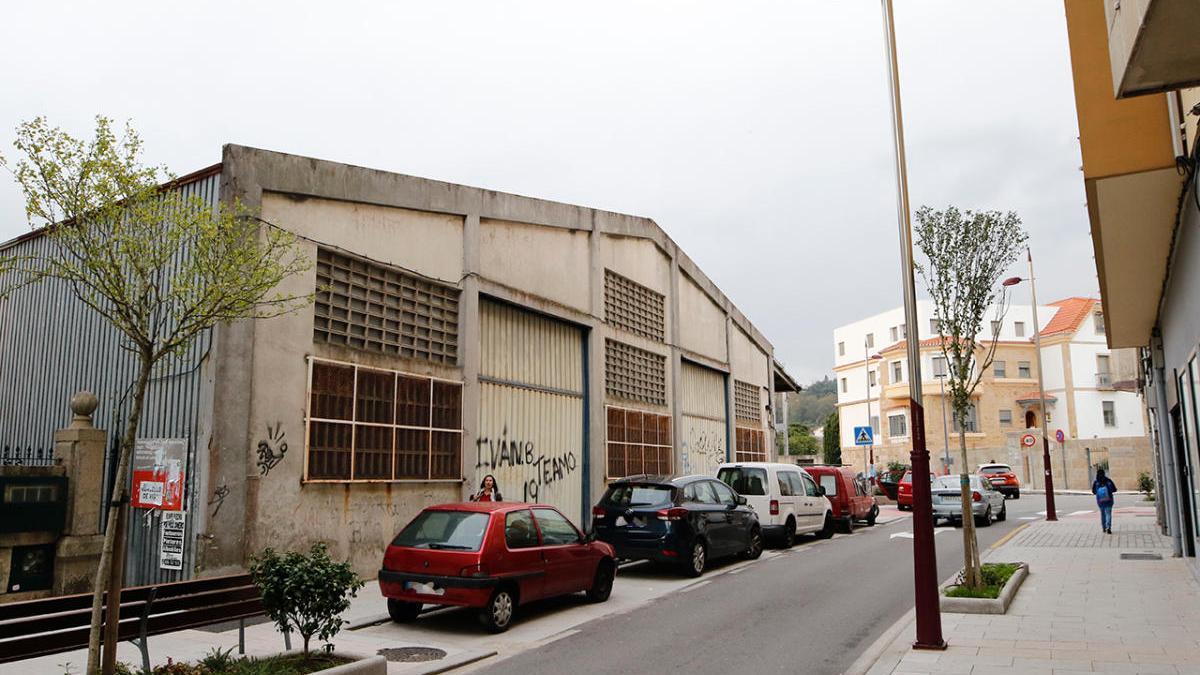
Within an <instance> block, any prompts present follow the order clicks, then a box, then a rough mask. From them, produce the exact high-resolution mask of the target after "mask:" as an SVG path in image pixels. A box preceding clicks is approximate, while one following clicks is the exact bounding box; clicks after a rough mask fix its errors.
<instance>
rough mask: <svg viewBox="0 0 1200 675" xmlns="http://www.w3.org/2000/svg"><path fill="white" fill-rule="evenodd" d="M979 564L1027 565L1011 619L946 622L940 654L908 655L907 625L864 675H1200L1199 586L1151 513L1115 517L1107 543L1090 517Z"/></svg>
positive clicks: (1029, 535) (1039, 528) (1035, 527)
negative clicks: (1134, 555) (1173, 554)
mask: <svg viewBox="0 0 1200 675" xmlns="http://www.w3.org/2000/svg"><path fill="white" fill-rule="evenodd" d="M1129 553H1145V554H1150V555H1151V556H1153V555H1161V556H1162V559H1161V560H1130V559H1122V558H1121V555H1122V554H1129ZM984 559H985V560H988V561H993V562H1017V561H1023V562H1027V563H1029V565H1030V573H1029V577H1028V578H1027V579H1026V580H1025V583H1024V584H1023V585H1022V586H1021V588H1020V590H1019V591H1018V592H1017V596H1016V598H1015V599H1014V600H1013V604H1012V605H1011V606H1010V607H1009V610H1008V613H1007V614H1005V615H986V614H943V615H942V630H943V635H944V637H945V639H946V642H947V643H948V644H949V645H950V646H949V648H948V649H946V651H942V652H937V651H917V650H913V649H912V648H911V646H910V645H911V643H912V641H913V639H914V636H915V635H914V631H915V628H914V626H913V624H912V623H908V624H907V625H905V626H904V627H903V628H902V629H901V630H900V631H899V633H898V635H896V637H895V638H894V639H893V640H892V641H891V642H890V643H889V644H888V645H887V646H886V647H885V648H884V650H883V652H882V655H881V656H880V657H879V658H878V659H877V660H876V661H875V663H874V665H872V666H871V667H870V668H869V670H867V672H868V673H870V675H879V674H883V673H896V674H901V673H971V674H972V675H980V674H987V673H1022V674H1025V675H1037V674H1040V673H1047V674H1049V673H1054V674H1060V673H1079V672H1114V673H1200V585H1198V584H1197V583H1196V581H1195V579H1194V578H1193V576H1192V574H1191V571H1190V570H1189V569H1188V568H1187V563H1185V562H1184V561H1182V560H1180V559H1174V558H1171V544H1170V540H1169V539H1167V538H1165V537H1163V536H1161V535H1160V534H1159V533H1158V528H1157V525H1156V524H1155V522H1154V509H1153V507H1149V508H1147V507H1126V508H1119V509H1116V510H1115V511H1114V514H1113V534H1112V535H1104V534H1101V533H1100V524H1099V519H1098V517H1097V516H1096V515H1095V514H1091V515H1090V516H1079V517H1074V518H1072V517H1067V518H1063V519H1060V520H1059V522H1056V523H1048V522H1044V521H1040V522H1036V523H1032V524H1031V525H1029V526H1028V527H1026V528H1025V529H1023V530H1021V531H1019V532H1017V533H1016V534H1015V535H1014V536H1013V538H1012V539H1011V540H1009V541H1008V542H1006V543H1004V544H1003V545H1001V546H1000V547H999V548H996V549H993V550H991V551H989V552H988V553H987V554H986V555H985V557H984ZM910 617H911V614H910Z"/></svg>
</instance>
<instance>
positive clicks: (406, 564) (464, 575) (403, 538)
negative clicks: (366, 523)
mask: <svg viewBox="0 0 1200 675" xmlns="http://www.w3.org/2000/svg"><path fill="white" fill-rule="evenodd" d="M616 573H617V565H616V559H615V556H614V554H613V548H612V547H611V546H609V545H608V544H606V543H604V542H598V541H588V539H587V538H586V537H584V536H583V534H582V533H581V532H580V531H579V528H577V527H575V525H573V524H572V523H571V521H570V520H568V519H567V517H566V516H564V515H563V514H562V513H560V512H559V511H558V509H556V508H554V507H553V506H547V505H544V504H516V503H506V502H468V503H463V504H443V505H441V506H431V507H428V508H426V509H425V510H424V511H422V512H421V513H420V514H418V515H417V517H416V518H413V520H412V522H410V523H409V524H408V525H407V526H405V528H404V529H403V530H401V531H400V534H398V535H396V538H395V540H393V541H392V543H391V545H390V546H388V548H387V552H386V553H385V554H384V557H383V569H381V570H379V588H380V591H381V592H382V593H383V595H384V596H385V597H386V598H387V605H388V614H390V615H391V617H392V619H393V620H395V621H398V622H406V621H412V620H413V619H416V618H417V615H418V614H420V612H421V606H422V605H425V604H431V605H455V606H459V607H476V608H479V610H480V612H479V619H480V621H481V622H482V623H483V625H484V626H486V627H487V628H488V629H489V630H491V631H493V632H497V633H498V632H501V631H504V630H506V629H508V626H509V624H510V623H511V622H512V618H513V613H514V612H515V610H516V607H517V605H518V604H525V603H528V602H532V601H534V600H538V599H540V598H548V597H551V596H556V595H566V594H568V593H576V592H579V591H586V592H587V595H588V598H589V599H590V600H592V601H593V602H604V601H605V600H607V599H608V596H609V594H610V593H611V592H612V585H613V579H614V578H615V577H616Z"/></svg>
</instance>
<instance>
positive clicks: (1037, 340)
mask: <svg viewBox="0 0 1200 675" xmlns="http://www.w3.org/2000/svg"><path fill="white" fill-rule="evenodd" d="M1025 256H1026V258H1028V260H1029V295H1030V296H1032V299H1033V348H1034V349H1035V350H1036V351H1037V369H1038V396H1039V397H1040V398H1041V401H1042V470H1043V471H1045V483H1046V520H1058V513H1057V512H1056V511H1055V510H1054V472H1053V470H1051V468H1050V432H1049V430H1048V429H1047V427H1046V388H1045V386H1044V385H1043V384H1042V325H1041V324H1040V323H1038V315H1037V307H1038V305H1037V284H1036V283H1035V282H1034V280H1033V253H1032V252H1031V251H1030V250H1029V247H1028V246H1026V247H1025ZM1063 466H1064V470H1065V467H1066V464H1064V465H1063Z"/></svg>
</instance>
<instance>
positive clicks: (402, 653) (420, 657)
mask: <svg viewBox="0 0 1200 675" xmlns="http://www.w3.org/2000/svg"><path fill="white" fill-rule="evenodd" d="M375 653H376V654H378V655H380V656H382V657H383V658H385V659H387V660H388V661H392V662H393V663H395V662H399V663H421V662H424V661H437V660H438V659H444V658H446V652H445V650H442V649H436V648H434V647H388V648H387V649H380V650H379V651H377V652H375Z"/></svg>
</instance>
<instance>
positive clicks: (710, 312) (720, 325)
mask: <svg viewBox="0 0 1200 675" xmlns="http://www.w3.org/2000/svg"><path fill="white" fill-rule="evenodd" d="M679 314H680V317H681V318H682V317H686V320H685V321H682V323H681V325H680V331H679V337H680V346H681V347H683V348H684V349H686V350H688V351H690V352H692V353H694V354H699V355H701V356H706V357H708V358H710V359H712V360H713V361H719V362H722V363H724V362H726V361H728V359H729V353H728V349H727V339H726V334H725V312H723V311H722V310H721V308H720V307H718V306H717V305H716V303H714V302H713V301H712V299H711V298H709V297H708V296H707V295H705V293H704V292H703V291H702V290H700V287H699V286H697V285H696V284H695V282H693V281H692V280H691V279H690V278H688V277H686V276H684V277H682V278H681V279H680V282H679Z"/></svg>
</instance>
